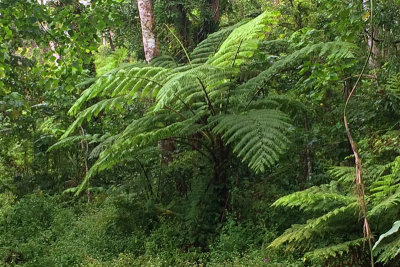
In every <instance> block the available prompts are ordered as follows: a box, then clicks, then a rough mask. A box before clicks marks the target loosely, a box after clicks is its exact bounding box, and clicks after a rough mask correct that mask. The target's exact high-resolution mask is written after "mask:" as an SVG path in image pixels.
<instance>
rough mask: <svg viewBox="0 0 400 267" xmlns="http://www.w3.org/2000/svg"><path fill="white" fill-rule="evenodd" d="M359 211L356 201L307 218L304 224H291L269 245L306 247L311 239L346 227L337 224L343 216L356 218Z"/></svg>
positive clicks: (290, 247)
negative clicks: (318, 215) (316, 216)
mask: <svg viewBox="0 0 400 267" xmlns="http://www.w3.org/2000/svg"><path fill="white" fill-rule="evenodd" d="M357 212H359V205H358V203H357V202H353V203H350V204H349V205H346V206H343V207H340V208H336V209H334V210H332V211H330V212H328V213H326V214H324V215H322V216H320V217H318V218H314V219H311V220H308V221H307V223H306V224H302V225H299V224H296V225H292V227H291V228H289V229H287V230H286V231H285V232H284V233H283V234H282V235H281V236H279V237H278V238H276V239H275V240H274V241H273V242H272V243H271V244H270V245H269V247H279V246H281V245H283V244H287V247H288V249H294V248H296V249H308V248H309V247H310V246H311V241H310V240H311V239H314V238H319V237H321V236H323V235H326V234H327V233H331V232H335V231H337V230H338V228H341V227H346V226H345V225H343V224H337V223H338V221H340V220H341V219H343V217H349V218H354V217H355V218H356V216H355V215H356V214H357Z"/></svg>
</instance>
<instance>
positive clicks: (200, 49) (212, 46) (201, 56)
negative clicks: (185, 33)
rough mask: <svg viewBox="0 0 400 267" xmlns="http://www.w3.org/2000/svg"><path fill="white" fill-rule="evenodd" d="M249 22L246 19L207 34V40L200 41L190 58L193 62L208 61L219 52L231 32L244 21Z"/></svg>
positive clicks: (202, 62)
mask: <svg viewBox="0 0 400 267" xmlns="http://www.w3.org/2000/svg"><path fill="white" fill-rule="evenodd" d="M246 22H248V20H244V21H242V22H239V23H237V24H235V25H233V26H230V27H226V28H224V29H222V30H219V31H217V32H214V33H212V34H210V35H208V36H207V38H206V39H205V40H203V41H202V42H200V43H199V44H198V45H197V46H196V48H195V49H194V50H193V52H192V53H190V59H191V61H192V64H204V63H206V62H207V61H208V60H209V59H210V57H212V56H213V55H214V54H215V53H217V51H218V49H219V48H220V47H221V45H222V43H223V42H224V41H225V40H226V38H227V37H228V36H229V34H230V33H231V32H232V31H233V30H234V29H236V28H237V27H240V26H241V25H243V24H244V23H246Z"/></svg>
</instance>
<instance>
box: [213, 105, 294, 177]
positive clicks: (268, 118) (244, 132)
mask: <svg viewBox="0 0 400 267" xmlns="http://www.w3.org/2000/svg"><path fill="white" fill-rule="evenodd" d="M212 122H213V123H216V125H215V127H214V128H213V132H214V133H216V134H221V135H222V139H223V140H224V141H225V143H226V144H228V145H229V144H233V145H234V146H233V152H234V153H236V154H237V155H238V156H239V157H241V158H242V160H243V161H244V162H248V165H249V167H250V168H251V169H253V170H255V171H257V172H259V171H260V172H263V171H264V170H265V166H268V167H269V166H271V165H273V164H274V163H275V162H276V161H277V160H278V158H279V155H280V154H282V153H283V152H284V150H285V147H286V146H287V144H288V143H289V140H288V138H287V136H286V135H287V131H288V129H289V127H290V124H289V123H288V117H287V116H286V115H285V114H284V113H282V112H280V111H278V110H268V109H266V110H252V111H249V112H247V113H245V114H237V115H236V114H235V115H220V116H217V117H216V118H215V119H214V120H213V121H212Z"/></svg>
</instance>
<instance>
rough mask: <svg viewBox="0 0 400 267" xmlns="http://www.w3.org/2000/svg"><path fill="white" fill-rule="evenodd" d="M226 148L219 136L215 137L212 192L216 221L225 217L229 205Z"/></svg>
mask: <svg viewBox="0 0 400 267" xmlns="http://www.w3.org/2000/svg"><path fill="white" fill-rule="evenodd" d="M227 163H228V149H227V148H226V147H225V145H224V143H223V141H222V139H221V138H220V137H217V138H216V142H215V147H214V177H213V193H214V196H215V204H216V206H217V210H218V213H219V218H218V222H222V221H223V220H224V219H225V212H226V210H227V208H228V207H229V185H228V183H229V179H228V177H229V176H228V170H227V167H228V164H227Z"/></svg>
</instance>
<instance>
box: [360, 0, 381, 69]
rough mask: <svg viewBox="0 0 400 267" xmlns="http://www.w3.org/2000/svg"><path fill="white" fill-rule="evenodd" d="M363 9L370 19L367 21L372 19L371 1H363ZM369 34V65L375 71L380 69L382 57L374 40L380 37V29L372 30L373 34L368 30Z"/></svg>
mask: <svg viewBox="0 0 400 267" xmlns="http://www.w3.org/2000/svg"><path fill="white" fill-rule="evenodd" d="M363 9H364V12H365V13H366V14H367V12H368V14H369V15H368V17H367V19H368V18H369V19H371V15H373V14H371V10H370V0H363ZM366 32H367V37H366V38H367V45H368V48H369V49H370V50H371V57H370V59H369V65H370V66H371V67H372V68H373V69H374V68H377V67H379V62H378V58H379V56H380V51H379V48H378V47H377V45H376V42H374V38H376V37H377V36H378V33H379V31H378V29H377V28H376V27H373V28H372V32H371V28H369V29H367V30H366Z"/></svg>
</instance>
